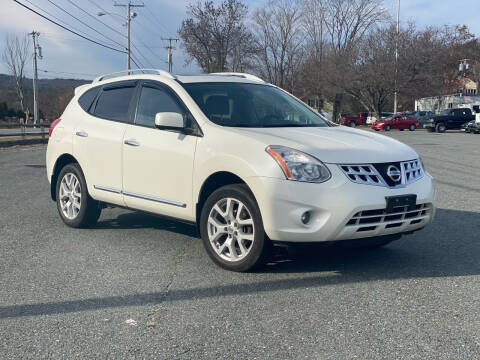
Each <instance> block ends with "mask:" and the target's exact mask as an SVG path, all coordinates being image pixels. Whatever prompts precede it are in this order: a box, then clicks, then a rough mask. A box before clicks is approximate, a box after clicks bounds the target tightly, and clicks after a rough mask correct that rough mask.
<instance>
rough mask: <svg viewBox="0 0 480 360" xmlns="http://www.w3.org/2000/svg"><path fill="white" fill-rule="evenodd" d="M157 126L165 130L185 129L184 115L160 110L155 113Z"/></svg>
mask: <svg viewBox="0 0 480 360" xmlns="http://www.w3.org/2000/svg"><path fill="white" fill-rule="evenodd" d="M155 127H156V128H157V129H163V130H180V131H181V130H183V129H184V128H185V125H184V122H183V115H182V114H180V113H176V112H159V113H156V114H155Z"/></svg>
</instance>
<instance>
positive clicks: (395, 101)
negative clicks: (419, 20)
mask: <svg viewBox="0 0 480 360" xmlns="http://www.w3.org/2000/svg"><path fill="white" fill-rule="evenodd" d="M399 34H400V0H398V7H397V34H396V36H395V84H394V85H395V89H394V90H395V93H394V97H393V113H394V114H396V113H397V96H398V95H397V94H398V90H397V77H398V36H399Z"/></svg>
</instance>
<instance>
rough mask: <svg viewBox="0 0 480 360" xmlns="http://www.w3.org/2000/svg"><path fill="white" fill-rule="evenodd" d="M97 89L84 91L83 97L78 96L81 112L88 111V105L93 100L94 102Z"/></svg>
mask: <svg viewBox="0 0 480 360" xmlns="http://www.w3.org/2000/svg"><path fill="white" fill-rule="evenodd" d="M99 89H100V88H99V87H98V86H97V87H95V88H93V89H90V90H87V91H85V92H84V93H83V95H82V96H80V98H79V99H78V103H79V104H80V106H81V107H82V109H83V110H85V111H88V110H89V109H90V105H92V102H93V100H95V97H96V96H97V94H98V90H99Z"/></svg>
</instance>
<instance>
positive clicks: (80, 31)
mask: <svg viewBox="0 0 480 360" xmlns="http://www.w3.org/2000/svg"><path fill="white" fill-rule="evenodd" d="M24 1H26V2H28V3H29V4H31V5H32V6H34V7H36V8H37V9H39V10H40V11H42V12H44V13H45V14H47V15H49V16H50V17H52V18H54V19H55V20H57V21H58V22H60V23H63V24H64V25H66V26H69V27H70V28H72V29H73V30H75V31H77V32H79V33H82V34H84V35H86V36H90V37H91V38H92V39H94V40H96V41H102V40H100V39H98V38H96V37H94V36H91V35H90V34H88V33H86V32H85V31H82V30H79V29H77V28H75V27H73V26H72V25H70V24H68V23H67V22H65V21H63V20H62V19H60V18H58V17H57V16H55V15H53V14H52V13H50V12H48V11H47V10H45V9H42V8H41V7H40V6H38V5H35V4H34V3H33V2H31V1H30V0H24ZM42 33H43V34H45V32H42ZM108 44H109V43H108ZM109 45H112V44H109ZM112 46H114V45H112Z"/></svg>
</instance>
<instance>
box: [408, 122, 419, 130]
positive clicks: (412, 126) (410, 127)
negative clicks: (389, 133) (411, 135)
mask: <svg viewBox="0 0 480 360" xmlns="http://www.w3.org/2000/svg"><path fill="white" fill-rule="evenodd" d="M416 128H417V127H416V126H415V125H414V124H411V125H410V126H409V127H408V130H410V131H415V129H416Z"/></svg>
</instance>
